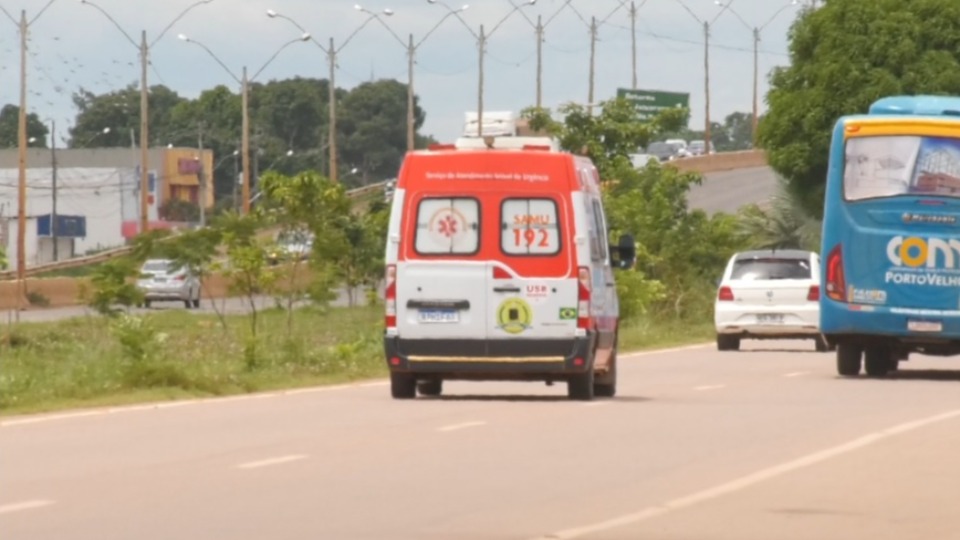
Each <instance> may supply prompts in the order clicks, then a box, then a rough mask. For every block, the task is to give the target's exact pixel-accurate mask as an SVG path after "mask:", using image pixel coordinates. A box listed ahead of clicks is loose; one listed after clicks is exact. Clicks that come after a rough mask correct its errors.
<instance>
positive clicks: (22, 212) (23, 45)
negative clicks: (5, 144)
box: [0, 0, 56, 322]
mask: <svg viewBox="0 0 960 540" xmlns="http://www.w3.org/2000/svg"><path fill="white" fill-rule="evenodd" d="M55 1H56V0H50V1H49V2H47V3H46V5H44V6H43V7H42V8H41V9H40V11H39V12H37V14H36V15H34V17H33V18H32V19H30V20H29V21H28V20H27V10H25V9H24V10H21V11H20V20H19V21H18V20H17V19H14V18H13V15H11V14H10V12H9V11H7V10H6V9H5V8H3V7H2V6H0V11H3V14H4V15H6V16H7V18H8V19H10V22H12V23H13V24H15V25H17V27H18V28H19V30H20V111H19V114H18V116H17V156H18V157H17V162H18V167H17V168H18V174H17V289H18V293H17V322H19V321H20V308H21V306H22V304H21V302H23V301H24V300H26V295H27V290H26V281H24V280H25V278H26V275H27V253H26V251H27V146H28V145H29V144H30V143H29V142H28V141H27V33H28V32H29V30H30V26H31V25H32V24H33V23H34V22H35V21H36V20H37V19H39V18H40V16H41V15H43V14H44V12H46V11H47V8H49V7H50V6H51V5H52V4H53V3H54V2H55Z"/></svg>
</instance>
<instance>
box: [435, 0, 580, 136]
mask: <svg viewBox="0 0 960 540" xmlns="http://www.w3.org/2000/svg"><path fill="white" fill-rule="evenodd" d="M427 2H428V3H430V4H436V5H439V6H442V7H444V8H446V9H447V11H448V12H453V11H455V10H454V9H453V8H451V7H450V6H448V5H447V4H444V3H443V2H440V1H439V0H427ZM536 3H537V0H524V2H523V3H522V4H520V5H515V6H513V9H512V10H510V11H509V12H507V14H506V15H504V16H503V18H502V19H500V20H499V21H498V22H497V24H495V25H493V28H492V29H491V30H490V32H488V33H485V32H484V28H483V25H482V24H481V25H480V33H479V34H478V33H477V32H474V31H473V28H470V25H469V24H467V21H465V20H463V17H461V16H460V15H459V13H457V15H456V16H457V19H458V20H459V21H460V22H461V23H462V24H463V26H464V28H466V29H467V31H468V32H470V34H471V35H472V36H473V37H474V38H475V39H476V40H477V50H478V53H479V54H478V56H479V65H480V73H479V76H478V77H477V136H478V137H483V58H484V54H485V52H486V47H487V40H488V39H490V36H492V35H493V34H494V32H496V31H497V29H498V28H500V25H502V24H503V23H504V22H506V21H507V19H509V18H510V17H511V16H512V15H513V14H514V13H516V12H518V11H520V10H521V9H523V8H524V7H527V6H532V5H534V4H536ZM567 3H569V1H568V2H567Z"/></svg>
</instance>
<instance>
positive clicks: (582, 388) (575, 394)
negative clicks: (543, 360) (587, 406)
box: [567, 366, 594, 401]
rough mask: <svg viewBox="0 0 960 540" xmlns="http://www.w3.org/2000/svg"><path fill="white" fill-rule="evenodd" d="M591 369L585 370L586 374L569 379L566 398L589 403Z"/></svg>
mask: <svg viewBox="0 0 960 540" xmlns="http://www.w3.org/2000/svg"><path fill="white" fill-rule="evenodd" d="M593 383H594V376H593V367H592V366H591V367H589V368H587V371H586V373H579V374H577V375H573V376H571V377H570V380H568V381H567V397H569V398H570V399H575V400H577V401H590V400H592V399H593Z"/></svg>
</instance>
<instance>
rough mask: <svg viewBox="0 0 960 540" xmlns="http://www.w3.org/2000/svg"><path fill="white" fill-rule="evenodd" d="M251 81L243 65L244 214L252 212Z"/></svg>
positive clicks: (242, 143) (241, 150) (241, 146)
mask: <svg viewBox="0 0 960 540" xmlns="http://www.w3.org/2000/svg"><path fill="white" fill-rule="evenodd" d="M249 86H250V83H249V81H248V80H247V66H243V76H242V79H241V82H240V94H241V101H242V102H243V103H242V104H241V108H242V109H243V120H242V124H243V126H242V130H241V131H243V134H242V135H241V139H242V140H241V141H240V159H241V160H242V161H243V185H241V186H240V189H241V192H240V197H241V200H242V201H243V203H242V206H241V208H242V209H243V214H244V215H246V214H249V213H250V110H249V100H250V96H249V94H250V89H249Z"/></svg>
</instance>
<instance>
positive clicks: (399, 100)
mask: <svg viewBox="0 0 960 540" xmlns="http://www.w3.org/2000/svg"><path fill="white" fill-rule="evenodd" d="M424 119H425V114H424V112H423V109H421V108H420V107H419V105H416V101H414V131H415V132H416V131H417V130H419V129H420V126H422V125H423V121H424ZM337 130H338V131H339V133H338V139H337V142H338V144H339V145H340V146H339V151H340V162H341V163H342V165H343V168H344V170H345V171H350V170H351V169H353V168H356V169H357V170H358V174H359V175H360V181H359V184H361V185H365V184H367V183H370V182H372V181H380V180H384V179H387V178H392V177H394V176H396V173H397V170H399V169H400V162H401V161H402V160H403V156H404V154H405V153H406V148H407V86H406V85H405V84H403V83H400V82H398V81H395V80H380V81H376V82H368V83H363V84H361V85H359V86H357V87H356V88H354V89H352V90H350V92H349V93H347V95H346V96H344V98H343V100H342V101H341V108H340V109H339V111H338V115H337Z"/></svg>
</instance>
